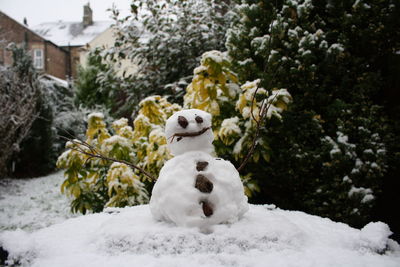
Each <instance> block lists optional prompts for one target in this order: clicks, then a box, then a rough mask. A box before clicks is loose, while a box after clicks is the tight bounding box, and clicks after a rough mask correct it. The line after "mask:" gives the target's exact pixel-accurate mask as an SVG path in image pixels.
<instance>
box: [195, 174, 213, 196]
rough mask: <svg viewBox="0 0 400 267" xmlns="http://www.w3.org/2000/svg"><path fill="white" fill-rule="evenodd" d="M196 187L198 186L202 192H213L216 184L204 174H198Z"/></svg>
mask: <svg viewBox="0 0 400 267" xmlns="http://www.w3.org/2000/svg"><path fill="white" fill-rule="evenodd" d="M194 187H196V188H197V189H198V190H199V191H200V192H202V193H211V191H212V190H213V187H214V185H213V183H212V182H211V181H210V180H208V178H207V177H205V176H204V175H202V174H198V175H197V177H196V184H195V186H194Z"/></svg>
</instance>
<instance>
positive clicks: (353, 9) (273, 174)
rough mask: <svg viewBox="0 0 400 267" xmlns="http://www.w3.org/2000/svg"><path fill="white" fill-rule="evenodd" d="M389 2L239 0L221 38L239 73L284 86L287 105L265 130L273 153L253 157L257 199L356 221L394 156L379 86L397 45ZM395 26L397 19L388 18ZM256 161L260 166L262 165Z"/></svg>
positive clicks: (366, 215)
mask: <svg viewBox="0 0 400 267" xmlns="http://www.w3.org/2000/svg"><path fill="white" fill-rule="evenodd" d="M398 8H399V6H398V3H397V2H396V1H380V0H376V1H374V0H371V1H368V2H367V1H356V2H354V3H353V2H347V1H310V0H305V1H250V0H249V1H241V5H238V6H237V9H236V19H235V21H234V23H233V24H232V26H231V28H230V29H229V31H228V34H227V36H228V37H227V42H226V47H227V49H228V52H229V55H230V56H231V57H232V58H233V64H234V70H236V71H237V72H238V74H239V75H238V76H239V78H240V79H241V80H242V81H246V80H254V79H257V78H260V79H261V85H262V86H263V87H264V88H266V89H270V88H272V87H278V88H281V87H284V88H287V89H288V91H289V92H290V94H291V95H292V96H293V105H291V108H290V109H289V110H288V111H287V112H285V113H284V114H283V120H282V123H279V122H274V121H272V122H271V123H270V124H269V125H268V130H267V131H266V132H265V133H264V135H263V139H264V140H266V141H268V143H269V144H271V151H273V156H271V160H270V162H265V163H263V164H260V165H258V166H257V167H256V166H255V165H250V166H249V169H258V170H259V172H257V173H255V176H256V177H257V180H258V181H259V183H260V185H261V189H262V194H260V195H259V198H258V200H257V201H260V202H273V203H275V204H277V205H278V206H280V207H282V208H290V209H300V210H304V211H307V212H310V213H314V214H318V215H322V216H328V217H330V218H332V219H335V220H340V221H345V222H347V223H350V224H352V225H353V226H361V225H363V224H365V223H366V222H367V221H368V220H370V219H371V210H372V209H373V207H374V205H375V204H376V198H377V197H379V195H380V192H381V188H382V178H383V177H384V176H385V175H387V171H388V159H389V158H393V156H392V155H390V154H391V153H393V149H392V148H391V147H390V144H391V143H392V142H391V141H390V138H391V136H392V135H393V133H392V132H391V131H393V127H392V125H393V121H391V120H390V119H389V118H388V116H387V114H385V110H384V108H383V106H382V104H383V103H384V102H383V101H382V99H381V98H380V97H379V95H380V94H381V93H382V91H383V89H384V87H385V84H386V83H385V80H386V76H387V73H388V72H386V71H385V60H386V59H387V58H393V57H394V53H393V52H394V51H397V50H398V49H399V41H400V38H399V33H398V32H397V31H396V30H395V28H396V27H398V25H399V18H398V16H396V11H398ZM395 25H397V26H395ZM260 166H262V167H260Z"/></svg>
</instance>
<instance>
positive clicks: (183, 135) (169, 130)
mask: <svg viewBox="0 0 400 267" xmlns="http://www.w3.org/2000/svg"><path fill="white" fill-rule="evenodd" d="M165 135H166V137H167V145H168V148H169V149H170V151H171V153H172V154H173V155H175V156H177V155H180V154H183V153H185V152H188V151H195V150H198V151H203V152H207V153H212V152H213V151H214V147H213V145H212V141H213V140H214V135H213V132H212V130H211V114H210V113H208V112H205V111H202V110H199V109H186V110H181V111H178V112H176V113H175V114H174V115H172V116H171V117H169V118H168V120H167V123H166V125H165Z"/></svg>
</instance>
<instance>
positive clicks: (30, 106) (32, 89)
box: [0, 45, 40, 177]
mask: <svg viewBox="0 0 400 267" xmlns="http://www.w3.org/2000/svg"><path fill="white" fill-rule="evenodd" d="M10 49H11V50H12V52H13V59H14V61H13V62H14V63H13V65H12V67H10V68H4V67H0V90H1V91H0V114H1V116H0V135H1V139H0V146H1V148H2V149H1V153H0V177H5V176H6V175H7V174H8V173H9V171H10V170H9V164H10V162H9V161H10V159H11V157H12V156H13V155H14V154H15V153H18V152H19V151H20V149H21V147H20V145H21V143H22V141H23V140H24V138H25V137H26V136H27V135H28V134H29V131H30V129H31V126H32V123H33V121H34V120H35V119H36V118H37V116H38V112H37V110H36V104H37V101H38V98H39V95H40V92H39V84H38V81H37V79H36V74H35V72H34V70H33V67H32V60H31V58H30V57H29V55H27V53H26V52H25V50H24V49H23V48H20V47H17V46H15V45H11V46H10ZM12 168H13V167H12V164H11V169H12Z"/></svg>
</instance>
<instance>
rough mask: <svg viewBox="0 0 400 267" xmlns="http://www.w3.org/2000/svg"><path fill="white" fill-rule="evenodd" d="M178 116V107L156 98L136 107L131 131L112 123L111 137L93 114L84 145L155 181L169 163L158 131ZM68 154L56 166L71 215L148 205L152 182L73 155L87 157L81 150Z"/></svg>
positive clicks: (71, 149)
mask: <svg viewBox="0 0 400 267" xmlns="http://www.w3.org/2000/svg"><path fill="white" fill-rule="evenodd" d="M178 110H180V106H178V105H176V104H170V103H169V102H168V101H167V100H166V99H165V98H162V97H160V96H152V97H149V98H146V99H144V100H143V101H141V103H140V110H139V115H138V116H137V118H136V119H135V121H134V125H135V129H134V130H132V127H131V126H129V125H128V119H126V118H121V119H119V120H116V121H114V122H113V123H112V128H113V130H114V134H111V133H110V132H109V131H108V130H107V128H106V123H105V122H104V120H103V119H104V116H103V114H101V113H92V114H90V115H89V118H88V128H87V131H86V143H88V144H90V145H91V146H93V148H94V149H95V150H96V151H98V152H99V153H101V154H102V155H104V156H106V157H111V158H114V159H118V160H124V161H128V162H132V163H133V164H135V165H136V166H138V167H141V168H143V169H145V170H146V171H148V172H149V173H151V174H153V176H155V177H156V176H157V175H158V172H159V170H160V169H161V167H162V166H163V164H164V162H165V161H166V160H167V159H169V158H170V157H171V155H170V154H169V152H168V150H167V148H166V139H165V135H164V131H163V128H164V125H165V121H166V119H167V118H168V117H169V116H170V115H172V114H173V113H174V112H175V111H178ZM67 149H68V150H67V151H65V152H64V153H63V154H62V155H61V156H60V157H59V158H58V161H57V166H58V167H59V168H62V169H65V173H64V175H65V177H66V180H65V181H64V183H63V184H62V186H61V191H62V192H63V193H67V194H69V195H70V196H71V197H72V198H73V201H72V202H71V209H72V211H74V212H81V213H86V212H87V211H93V212H100V211H102V210H103V209H104V207H124V206H127V205H137V204H143V203H147V201H148V199H149V195H148V192H149V191H150V189H151V187H152V184H153V183H154V181H153V180H151V179H149V178H148V177H146V176H144V175H143V174H142V173H140V172H139V171H137V170H132V169H131V168H130V167H129V166H127V165H125V164H123V163H119V162H114V163H111V162H108V161H106V160H102V159H98V158H91V157H89V156H87V155H85V154H84V153H81V152H79V151H77V150H83V151H88V152H90V150H89V149H88V148H87V147H84V146H83V145H82V144H79V143H74V142H68V143H67Z"/></svg>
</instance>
